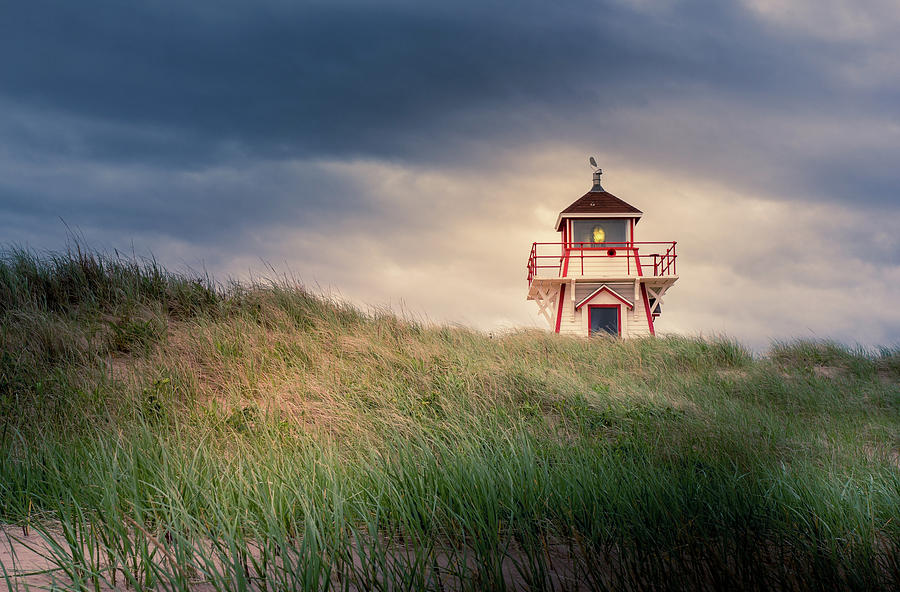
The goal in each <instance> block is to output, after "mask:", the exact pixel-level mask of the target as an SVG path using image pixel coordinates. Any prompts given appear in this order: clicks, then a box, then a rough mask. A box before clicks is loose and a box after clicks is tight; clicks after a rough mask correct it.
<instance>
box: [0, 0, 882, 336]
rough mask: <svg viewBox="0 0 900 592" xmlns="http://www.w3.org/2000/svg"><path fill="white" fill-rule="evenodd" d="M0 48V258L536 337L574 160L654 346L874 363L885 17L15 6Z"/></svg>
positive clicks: (763, 1)
mask: <svg viewBox="0 0 900 592" xmlns="http://www.w3.org/2000/svg"><path fill="white" fill-rule="evenodd" d="M0 56H2V57H0V242H3V243H4V244H7V245H8V244H16V245H20V246H27V247H30V248H33V249H36V250H44V249H50V250H60V249H64V248H65V247H66V242H67V233H68V230H67V227H68V228H70V229H73V230H74V231H75V232H77V233H79V234H80V235H82V236H83V238H84V239H85V240H87V241H88V243H89V244H90V245H91V246H93V247H95V248H98V249H103V250H107V249H109V250H111V249H119V250H120V251H128V252H132V251H134V252H136V253H137V254H139V255H147V254H151V253H152V254H153V255H154V256H155V257H156V258H157V259H159V260H160V261H161V262H163V263H165V264H167V265H169V266H170V267H172V268H175V269H184V268H192V269H206V270H208V271H210V272H211V273H212V274H213V275H214V276H215V277H216V278H217V279H219V280H224V279H226V278H228V277H237V278H247V277H250V276H253V275H256V276H259V275H266V274H271V271H269V267H270V266H272V267H274V268H275V269H276V270H277V271H279V272H281V273H287V274H289V275H291V276H293V277H296V278H298V279H299V280H302V281H303V282H304V283H306V284H308V285H310V286H312V287H315V288H317V289H321V290H325V291H329V292H331V293H333V294H336V295H339V296H341V297H343V298H347V299H350V300H352V301H354V302H356V303H359V304H361V305H374V306H384V305H389V306H391V307H392V308H393V309H394V310H396V311H398V312H403V313H404V314H409V315H412V316H416V317H417V318H422V319H429V320H431V321H437V322H451V323H460V324H465V325H470V326H474V327H477V328H480V329H485V330H498V329H507V328H511V327H518V326H530V325H538V326H543V320H542V319H541V318H540V317H539V316H538V315H537V308H536V306H535V305H534V303H532V302H526V301H525V293H526V282H525V263H526V259H527V255H528V252H529V250H530V247H531V243H532V242H533V241H554V240H556V238H557V235H556V234H555V233H554V231H553V226H554V222H555V220H556V215H557V214H558V212H559V211H560V210H561V209H563V208H564V207H566V206H567V205H568V204H569V203H571V202H572V201H574V200H575V199H577V198H578V197H580V196H581V195H582V194H584V192H585V191H587V189H589V187H590V168H589V167H588V165H587V157H588V156H589V155H595V156H596V157H597V159H598V161H599V162H600V164H601V166H602V167H603V168H604V171H605V175H604V187H605V188H606V189H607V190H608V191H610V192H612V193H614V194H615V195H617V196H619V197H620V198H622V199H624V200H625V201H627V202H629V203H631V204H633V205H635V206H636V207H638V208H639V209H641V210H643V211H644V213H645V215H644V218H643V220H642V221H641V223H640V225H639V226H638V227H637V231H636V238H637V239H638V240H677V241H678V248H679V256H680V258H679V265H678V271H679V274H680V276H681V279H680V280H679V281H678V283H677V284H676V285H675V287H674V288H673V289H672V290H671V292H670V293H669V294H668V295H667V297H666V302H665V314H664V315H663V316H662V317H661V319H660V322H659V324H658V329H659V330H660V331H661V332H675V333H685V334H703V335H713V334H726V335H729V336H732V337H735V338H738V339H740V340H743V341H745V342H746V343H748V344H750V345H752V346H753V347H756V348H764V347H766V346H767V345H768V344H769V343H770V342H771V341H772V340H779V339H791V338H794V337H807V338H833V339H838V340H841V341H844V342H848V343H859V344H863V345H877V344H896V343H898V342H900V307H898V306H897V305H896V300H897V291H898V289H900V233H898V224H900V7H898V6H897V4H896V2H894V1H893V0H886V1H884V2H878V1H870V2H855V1H852V0H848V1H841V0H818V1H815V0H796V1H792V2H787V1H786V2H780V1H777V0H746V1H743V2H737V1H736V2H730V3H729V2H719V1H708V2H699V1H687V2H678V1H674V0H672V1H666V0H660V1H649V0H632V1H626V0H621V1H617V2H566V1H560V2H546V1H541V2H538V1H530V0H521V1H518V2H492V1H489V0H479V1H476V2H467V1H455V2H441V3H426V2H421V1H409V2H406V1H400V2H395V1H390V0H388V1H379V2H338V1H331V0H329V1H318V2H288V1H268V0H264V1H260V0H257V1H254V2H237V1H227V0H226V1H222V0H219V1H216V2H206V1H203V0H194V1H191V2H184V1H177V2H175V1H172V2H169V1H166V0H157V1H153V2H144V3H141V4H136V3H125V2H120V1H115V2H114V1H109V2H98V1H87V2H78V3H75V2H44V1H41V0H35V1H31V2H20V3H11V4H7V5H6V6H4V7H3V8H2V9H0Z"/></svg>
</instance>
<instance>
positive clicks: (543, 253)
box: [527, 241, 678, 300]
mask: <svg viewBox="0 0 900 592" xmlns="http://www.w3.org/2000/svg"><path fill="white" fill-rule="evenodd" d="M675 244H676V243H675V242H674V241H672V242H629V243H534V244H533V245H532V247H531V254H530V256H529V258H528V266H527V271H528V299H529V300H534V299H535V296H536V295H537V294H538V293H539V292H546V291H547V289H548V288H551V287H552V286H553V285H559V284H561V283H564V282H568V281H570V280H578V281H598V282H610V283H612V282H617V281H619V282H621V281H630V282H633V281H635V280H637V279H640V281H641V282H643V283H645V284H647V285H648V286H651V287H658V288H667V287H668V286H670V285H672V284H673V283H675V280H677V279H678V274H677V269H676V261H677V255H676V253H675ZM647 251H651V252H647Z"/></svg>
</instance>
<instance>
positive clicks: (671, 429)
mask: <svg viewBox="0 0 900 592" xmlns="http://www.w3.org/2000/svg"><path fill="white" fill-rule="evenodd" d="M898 446H900V351H898V350H897V349H884V350H882V351H880V352H877V353H872V352H866V351H861V350H859V351H858V350H855V349H850V348H846V347H843V346H840V345H836V344H831V343H810V342H796V343H791V344H783V345H778V346H775V347H773V348H772V349H771V351H770V352H768V353H767V354H766V355H765V356H761V357H760V356H756V357H754V356H753V355H751V354H750V353H748V351H747V350H745V349H744V348H743V347H742V346H740V345H739V344H737V343H734V342H732V341H728V340H713V341H704V340H699V339H685V338H674V337H672V338H664V339H648V340H640V341H629V342H622V341H615V340H611V339H590V340H587V339H576V338H569V337H560V336H557V335H552V334H547V333H545V332H540V331H520V332H513V333H509V334H506V335H502V336H499V337H497V336H495V337H493V338H491V337H489V336H487V335H485V334H482V333H479V332H476V331H472V330H468V329H464V328H455V327H435V326H427V325H423V324H420V323H416V322H410V321H407V320H402V319H398V318H397V317H395V316H394V315H392V314H391V313H390V312H387V311H378V310H375V311H369V312H363V311H360V310H358V309H355V308H353V307H351V306H348V305H346V304H342V303H339V302H333V301H330V300H328V299H325V298H322V297H320V296H318V295H315V294H311V293H309V292H307V291H305V290H304V289H303V288H302V287H300V286H295V285H292V284H290V283H289V282H280V281H276V282H272V283H267V284H256V285H238V284H234V285H229V286H213V285H212V284H211V283H210V282H209V281H208V280H207V279H206V278H202V277H199V278H197V277H188V276H184V275H177V274H172V273H169V272H167V271H165V270H163V269H161V268H160V267H159V266H157V265H156V264H155V263H154V262H152V261H134V260H130V259H121V258H116V257H107V256H103V255H100V254H96V253H85V252H79V251H77V250H76V251H74V252H71V253H67V254H63V255H58V256H49V255H48V256H35V255H34V254H31V253H27V252H23V251H16V250H8V251H6V252H4V253H3V255H2V261H0V522H2V523H5V524H7V525H8V526H7V527H6V528H5V529H4V530H3V532H4V533H6V534H5V536H6V537H7V538H8V539H9V541H8V542H9V544H11V545H14V544H16V542H17V540H23V541H24V540H26V539H28V540H33V538H34V536H35V535H34V533H37V535H38V536H39V537H40V538H41V540H42V541H43V543H42V545H41V546H40V550H41V551H42V553H44V554H45V555H47V556H48V557H47V558H48V561H50V563H51V564H52V568H53V569H52V570H51V571H47V572H45V573H42V574H38V575H39V576H40V577H41V578H43V579H42V580H41V581H43V582H51V581H54V580H55V581H56V582H57V583H58V584H59V585H60V586H63V587H72V588H76V589H91V590H93V589H101V588H104V587H114V586H122V585H123V584H127V585H128V586H130V587H133V588H137V589H147V588H152V589H156V588H165V589H174V590H182V589H216V590H245V589H260V590H262V589H266V590H282V589H285V590H319V589H343V590H369V589H386V590H388V589H389V590H418V589H429V590H439V591H443V590H458V589H463V590H484V589H492V590H493V589H497V590H502V589H535V590H543V589H557V590H575V589H583V590H631V589H659V590H665V589H685V588H691V589H693V588H705V589H722V588H736V589H760V590H768V589H797V590H807V589H810V590H811V589H829V590H830V589H834V588H835V587H841V588H846V589H860V590H862V589H866V590H876V589H885V590H887V589H897V588H898V587H900V516H898V514H900V513H898V508H900V460H898ZM26 535H28V536H27V537H26ZM29 537H30V538H29ZM17 569H18V567H17V566H16V565H14V564H13V562H12V561H6V562H4V564H3V566H2V569H0V581H2V582H5V583H6V584H7V585H8V587H10V589H15V587H16V586H17V585H20V584H22V583H23V582H27V578H25V579H22V578H16V577H14V576H13V573H14V572H15V571H16V570H17Z"/></svg>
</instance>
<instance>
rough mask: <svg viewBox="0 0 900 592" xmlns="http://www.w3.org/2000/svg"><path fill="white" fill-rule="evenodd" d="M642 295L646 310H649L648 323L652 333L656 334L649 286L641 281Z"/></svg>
mask: <svg viewBox="0 0 900 592" xmlns="http://www.w3.org/2000/svg"><path fill="white" fill-rule="evenodd" d="M641 296H643V297H644V310H645V311H646V312H647V325H648V326H649V327H650V335H653V336H656V331H655V330H654V329H653V315H652V314H650V299H649V298H647V286H645V285H644V284H643V283H641Z"/></svg>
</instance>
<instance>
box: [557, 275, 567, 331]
mask: <svg viewBox="0 0 900 592" xmlns="http://www.w3.org/2000/svg"><path fill="white" fill-rule="evenodd" d="M565 301H566V285H565V284H560V286H559V306H557V308H556V332H557V333H559V323H560V322H561V321H562V307H563V302H565Z"/></svg>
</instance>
